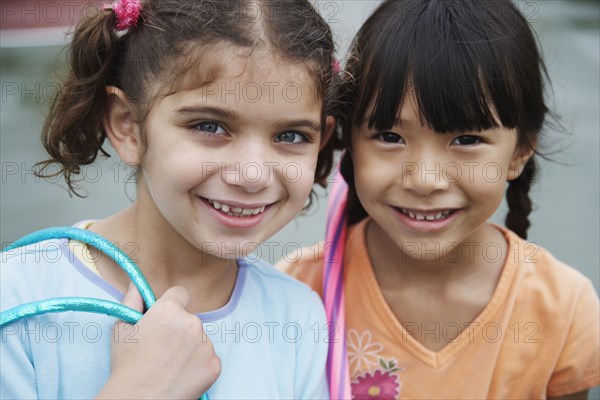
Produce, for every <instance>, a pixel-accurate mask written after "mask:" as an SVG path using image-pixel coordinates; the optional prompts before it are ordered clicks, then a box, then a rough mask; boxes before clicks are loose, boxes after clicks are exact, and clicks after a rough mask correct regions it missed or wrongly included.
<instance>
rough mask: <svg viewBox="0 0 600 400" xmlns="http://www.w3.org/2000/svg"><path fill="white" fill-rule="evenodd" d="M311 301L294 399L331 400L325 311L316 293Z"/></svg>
mask: <svg viewBox="0 0 600 400" xmlns="http://www.w3.org/2000/svg"><path fill="white" fill-rule="evenodd" d="M308 300H309V301H308V302H307V303H308V304H307V309H308V313H307V317H306V321H305V323H304V326H303V327H302V332H301V335H300V340H299V341H298V346H297V347H296V359H297V362H296V379H295V382H294V393H295V398H297V399H316V400H321V399H329V388H328V386H327V377H326V374H325V367H326V362H327V349H328V344H327V336H326V333H327V325H326V319H325V310H324V308H323V304H322V303H321V299H320V298H319V296H317V294H316V293H314V292H312V294H311V296H310V297H309V299H308Z"/></svg>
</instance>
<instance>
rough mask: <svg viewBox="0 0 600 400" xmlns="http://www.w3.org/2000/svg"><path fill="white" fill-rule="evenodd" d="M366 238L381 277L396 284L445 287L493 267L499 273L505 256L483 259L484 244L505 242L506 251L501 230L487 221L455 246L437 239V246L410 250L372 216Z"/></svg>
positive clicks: (382, 280) (371, 256) (381, 280)
mask: <svg viewBox="0 0 600 400" xmlns="http://www.w3.org/2000/svg"><path fill="white" fill-rule="evenodd" d="M366 242H367V248H368V252H369V258H370V260H371V263H372V265H373V269H374V272H375V274H376V276H377V278H378V281H379V282H382V283H383V282H387V286H394V287H398V285H414V284H420V285H427V286H437V287H443V286H448V285H452V284H455V283H456V282H457V281H465V280H467V281H468V280H469V279H470V278H478V277H481V275H482V274H486V275H487V274H488V273H489V272H491V271H495V272H493V273H492V274H491V275H492V276H495V277H497V274H498V273H499V271H500V270H501V268H502V265H503V264H504V258H502V259H501V260H498V261H497V262H495V263H490V261H489V259H487V260H486V259H484V257H483V252H482V247H485V244H486V243H493V244H494V245H496V244H497V243H504V246H503V253H504V254H506V251H505V250H506V244H505V240H504V238H503V237H502V234H501V232H499V231H498V230H497V229H495V228H494V227H493V226H491V225H487V224H486V225H482V226H481V227H480V228H479V229H477V230H476V231H475V232H473V234H471V235H470V236H469V238H466V239H465V240H464V241H463V242H462V243H460V244H458V245H456V246H455V247H453V248H450V247H446V248H439V247H440V246H438V245H439V243H438V244H436V246H437V248H436V247H435V246H434V247H433V248H431V249H430V248H429V247H426V251H422V249H419V251H418V252H417V251H415V252H411V253H408V252H407V251H405V249H403V248H401V247H400V246H398V244H397V243H396V242H395V241H394V240H393V238H391V237H390V236H389V235H388V234H387V233H386V232H385V231H384V230H383V229H382V228H381V227H380V226H379V225H378V224H377V223H376V222H374V221H373V220H371V221H370V222H369V225H368V226H367V231H366ZM475 243H477V246H476V247H475V246H474V244H475ZM423 246H424V244H423ZM432 246H433V245H432ZM442 247H443V246H442ZM490 264H493V265H490ZM482 266H489V267H494V268H482ZM382 278H385V279H382ZM494 280H495V279H494Z"/></svg>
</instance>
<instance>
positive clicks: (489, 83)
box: [336, 0, 548, 238]
mask: <svg viewBox="0 0 600 400" xmlns="http://www.w3.org/2000/svg"><path fill="white" fill-rule="evenodd" d="M544 78H548V74H547V71H546V67H545V65H544V62H543V60H542V57H541V55H540V51H539V50H538V45H537V42H536V39H535V36H534V33H533V32H532V30H531V28H530V26H529V24H528V22H527V20H526V19H525V17H524V16H523V15H522V14H521V13H520V12H519V10H518V9H517V7H516V6H515V5H514V4H513V3H512V2H511V1H510V0H480V1H472V0H387V1H384V2H383V3H382V4H381V6H379V8H378V9H377V10H376V11H375V12H374V14H373V15H372V16H371V17H370V18H369V19H368V20H367V21H366V22H365V24H364V25H363V26H362V28H361V29H360V31H359V32H358V34H357V36H356V38H355V40H354V42H353V44H352V47H351V50H350V53H349V56H348V59H347V63H346V68H345V73H344V78H343V82H342V85H341V86H340V92H339V96H338V98H339V100H340V103H339V109H338V110H337V112H336V117H337V119H338V122H339V126H340V130H341V132H342V140H343V142H344V145H345V147H346V148H347V149H349V150H350V151H349V152H347V153H346V154H345V156H344V158H343V160H342V164H341V172H342V175H343V176H344V178H345V179H346V181H347V182H348V183H349V186H350V187H349V199H348V201H349V207H350V209H349V223H350V224H352V223H355V222H358V221H360V220H361V219H363V218H364V217H366V216H367V213H366V211H365V210H364V208H363V207H362V206H361V204H360V202H359V201H358V196H357V194H356V189H355V187H354V178H353V175H354V167H353V164H352V159H351V154H350V152H351V140H350V139H351V134H352V128H353V127H354V126H359V125H360V124H361V122H362V121H363V120H364V121H366V122H367V123H368V126H369V127H370V128H373V127H375V128H376V129H378V130H388V129H390V128H391V127H392V126H393V125H394V121H395V118H396V116H397V113H398V110H399V109H401V107H402V105H403V102H404V101H405V99H406V94H407V93H408V92H412V93H414V95H415V98H416V101H417V106H418V111H419V117H420V118H421V121H422V122H426V123H427V124H428V125H429V126H430V127H431V128H432V129H433V130H434V131H436V132H438V133H448V132H456V131H462V132H466V131H482V130H486V129H491V128H494V127H499V126H502V127H505V128H508V129H516V131H517V134H518V145H517V146H518V148H519V149H524V148H530V149H533V148H534V147H535V146H534V145H535V143H537V142H538V135H539V134H540V131H541V130H542V127H543V125H544V121H545V118H546V114H547V113H548V108H547V106H546V104H545V101H544V84H545V81H544ZM369 112H370V115H367V114H368V113H369ZM536 171H537V168H536V161H535V156H533V157H531V158H530V159H529V161H528V162H527V164H526V166H525V170H524V172H523V173H522V174H521V176H520V177H519V178H517V179H515V180H513V181H511V182H510V183H509V188H508V190H507V200H508V206H509V212H508V216H507V217H506V225H507V227H508V228H509V229H511V230H513V231H515V232H516V233H517V234H518V235H519V236H521V237H523V238H526V236H527V228H528V227H529V221H528V217H529V213H530V212H531V208H532V206H531V200H530V198H529V188H530V186H531V182H532V181H533V179H534V177H535V174H536Z"/></svg>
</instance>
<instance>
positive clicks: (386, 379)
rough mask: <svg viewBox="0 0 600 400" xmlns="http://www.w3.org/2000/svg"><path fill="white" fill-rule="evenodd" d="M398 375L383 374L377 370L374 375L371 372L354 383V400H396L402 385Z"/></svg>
mask: <svg viewBox="0 0 600 400" xmlns="http://www.w3.org/2000/svg"><path fill="white" fill-rule="evenodd" d="M397 378H398V377H397V375H394V374H392V373H390V372H384V373H382V372H381V371H380V370H376V371H375V373H374V374H373V375H371V374H370V373H369V372H367V373H366V374H364V375H363V376H359V377H358V379H357V380H356V381H355V382H353V383H352V398H353V399H356V400H363V399H369V400H374V399H378V400H394V399H395V398H396V396H398V395H399V394H400V384H399V383H398V381H397Z"/></svg>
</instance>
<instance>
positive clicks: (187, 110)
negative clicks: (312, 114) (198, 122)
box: [175, 106, 321, 132]
mask: <svg viewBox="0 0 600 400" xmlns="http://www.w3.org/2000/svg"><path fill="white" fill-rule="evenodd" d="M175 112H177V113H180V114H201V113H204V114H212V115H216V116H218V117H221V118H228V119H237V118H239V114H238V113H236V112H235V111H232V110H227V109H224V108H219V107H210V106H184V107H181V108H178V109H176V110H175ZM278 125H280V126H283V127H286V128H303V127H304V128H309V129H312V130H314V131H316V132H321V124H320V123H319V122H317V121H314V120H311V119H283V120H280V121H278Z"/></svg>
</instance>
